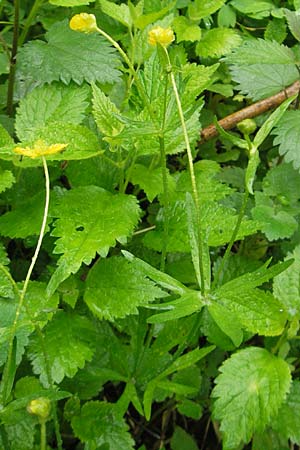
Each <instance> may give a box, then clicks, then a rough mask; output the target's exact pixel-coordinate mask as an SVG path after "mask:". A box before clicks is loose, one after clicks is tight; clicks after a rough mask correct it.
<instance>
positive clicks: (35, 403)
mask: <svg viewBox="0 0 300 450" xmlns="http://www.w3.org/2000/svg"><path fill="white" fill-rule="evenodd" d="M50 410H51V401H50V400H49V398H46V397H39V398H36V399H34V400H31V402H30V403H29V404H28V405H27V411H28V412H29V413H30V414H34V415H35V416H38V418H39V419H40V420H46V419H47V418H48V417H49V414H50Z"/></svg>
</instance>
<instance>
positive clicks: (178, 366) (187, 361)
mask: <svg viewBox="0 0 300 450" xmlns="http://www.w3.org/2000/svg"><path fill="white" fill-rule="evenodd" d="M214 349H215V346H214V345H211V346H208V347H203V348H201V349H200V348H196V349H195V350H192V351H190V352H189V353H186V354H184V355H182V356H180V357H179V358H177V359H176V360H175V361H173V362H172V363H171V364H170V365H169V367H168V368H167V369H165V370H163V371H162V372H161V373H160V374H159V375H158V376H156V377H155V378H154V379H152V380H151V381H150V383H148V385H147V388H146V390H145V394H144V409H145V416H146V418H147V419H148V420H149V418H150V415H151V404H152V400H153V395H154V391H155V389H156V387H158V386H159V382H160V381H161V380H162V379H163V378H165V377H167V376H168V375H171V374H172V373H174V372H177V371H180V370H183V369H185V368H187V367H190V366H192V365H193V364H195V363H196V362H198V361H200V359H202V358H204V357H205V356H206V355H208V354H209V353H210V352H212V351H213V350H214Z"/></svg>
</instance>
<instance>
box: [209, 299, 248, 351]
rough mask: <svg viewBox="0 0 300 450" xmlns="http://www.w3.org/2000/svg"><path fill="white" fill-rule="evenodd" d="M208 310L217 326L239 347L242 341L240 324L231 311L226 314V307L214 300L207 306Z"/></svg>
mask: <svg viewBox="0 0 300 450" xmlns="http://www.w3.org/2000/svg"><path fill="white" fill-rule="evenodd" d="M208 311H209V314H210V315H211V317H212V318H213V319H214V321H215V322H216V324H217V325H218V327H219V328H220V329H221V330H222V331H223V333H225V334H226V335H227V336H228V337H230V339H231V340H232V342H233V344H234V345H235V347H239V346H240V345H241V343H242V341H243V337H244V335H243V331H242V329H241V328H242V324H241V323H240V322H239V320H238V318H237V317H236V315H235V314H234V313H232V311H230V314H228V310H227V309H226V307H224V306H222V305H221V304H220V303H217V302H214V303H212V304H211V305H209V306H208Z"/></svg>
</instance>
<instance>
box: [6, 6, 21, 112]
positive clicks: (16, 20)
mask: <svg viewBox="0 0 300 450" xmlns="http://www.w3.org/2000/svg"><path fill="white" fill-rule="evenodd" d="M19 19H20V0H15V1H14V31H13V43H12V49H11V56H10V68H9V76H8V87H7V102H6V107H7V114H8V115H9V116H12V114H13V106H14V101H13V98H14V85H15V75H16V59H17V53H18V37H19Z"/></svg>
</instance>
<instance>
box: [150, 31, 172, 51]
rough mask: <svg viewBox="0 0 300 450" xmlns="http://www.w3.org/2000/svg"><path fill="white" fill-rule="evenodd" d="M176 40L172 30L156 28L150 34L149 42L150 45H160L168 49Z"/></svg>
mask: <svg viewBox="0 0 300 450" xmlns="http://www.w3.org/2000/svg"><path fill="white" fill-rule="evenodd" d="M174 39H175V36H174V33H173V30H172V29H171V28H162V27H155V28H152V30H150V31H149V33H148V42H149V44H150V45H157V44H160V45H162V46H163V47H167V46H168V45H170V44H171V42H173V41H174Z"/></svg>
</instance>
